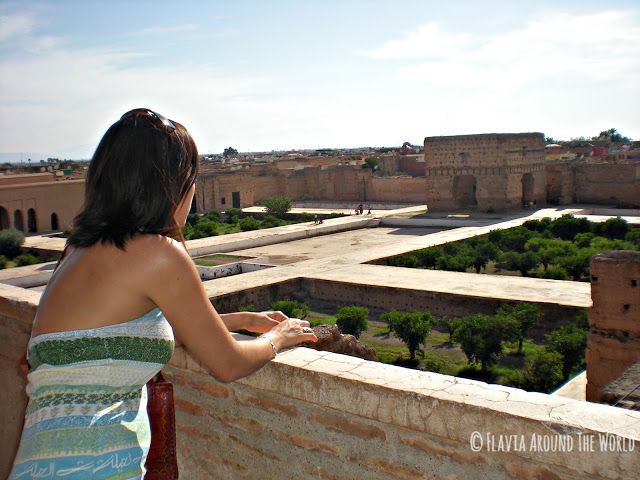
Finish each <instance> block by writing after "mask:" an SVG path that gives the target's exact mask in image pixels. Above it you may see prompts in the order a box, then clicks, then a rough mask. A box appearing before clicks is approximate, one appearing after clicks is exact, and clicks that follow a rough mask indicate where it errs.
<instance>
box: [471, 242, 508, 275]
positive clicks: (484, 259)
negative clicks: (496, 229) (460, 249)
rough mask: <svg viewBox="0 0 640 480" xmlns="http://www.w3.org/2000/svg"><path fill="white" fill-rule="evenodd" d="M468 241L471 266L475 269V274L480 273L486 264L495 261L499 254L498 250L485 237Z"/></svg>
mask: <svg viewBox="0 0 640 480" xmlns="http://www.w3.org/2000/svg"><path fill="white" fill-rule="evenodd" d="M469 241H470V247H471V250H470V257H471V264H472V265H473V267H474V268H475V269H476V273H480V270H482V269H483V268H484V267H486V266H487V263H489V262H490V261H491V260H497V259H498V257H499V256H500V254H501V252H500V249H499V248H498V247H496V245H495V244H493V243H491V242H490V241H489V239H488V238H486V237H479V238H476V239H473V238H472V239H470V240H469Z"/></svg>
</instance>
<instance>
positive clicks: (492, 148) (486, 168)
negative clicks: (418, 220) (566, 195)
mask: <svg viewBox="0 0 640 480" xmlns="http://www.w3.org/2000/svg"><path fill="white" fill-rule="evenodd" d="M544 155H545V152H544V136H543V135H542V134H541V133H516V134H506V133H504V134H480V135H455V136H448V137H427V138H425V140H424V158H425V163H426V177H427V182H428V186H427V198H428V202H427V203H428V205H429V208H431V209H456V208H471V209H478V210H495V211H500V210H507V209H517V208H520V207H521V206H522V204H523V202H524V201H526V202H529V201H531V202H533V201H535V202H536V204H537V205H543V204H544V203H545V198H546V184H545V178H544V158H545V157H544ZM461 176H470V177H473V179H475V185H473V186H468V187H465V191H464V192H462V193H461V192H457V190H458V188H457V185H456V183H457V181H458V180H457V177H461ZM525 177H529V178H530V181H531V184H532V185H531V187H530V189H531V192H530V194H529V195H523V184H522V182H523V178H525ZM473 197H475V200H474V201H470V200H469V198H473Z"/></svg>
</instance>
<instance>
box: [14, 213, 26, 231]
mask: <svg viewBox="0 0 640 480" xmlns="http://www.w3.org/2000/svg"><path fill="white" fill-rule="evenodd" d="M13 226H14V227H15V228H16V229H17V230H21V231H23V232H24V220H23V218H22V211H21V210H16V211H15V212H13Z"/></svg>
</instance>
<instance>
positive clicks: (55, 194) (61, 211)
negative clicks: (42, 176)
mask: <svg viewBox="0 0 640 480" xmlns="http://www.w3.org/2000/svg"><path fill="white" fill-rule="evenodd" d="M83 201H84V180H64V181H58V182H42V183H35V184H22V185H4V186H0V214H1V215H4V213H3V212H1V209H4V210H5V211H6V214H7V217H6V218H7V220H8V221H9V225H8V226H11V227H14V228H15V227H16V225H15V222H14V213H15V212H16V211H20V212H21V213H22V219H23V221H22V223H23V225H24V228H23V230H24V231H25V232H26V231H27V229H28V220H27V219H28V216H27V212H28V210H29V209H30V208H33V209H34V210H35V216H36V227H37V230H36V231H37V232H48V231H51V214H54V213H55V214H56V215H57V218H58V228H59V229H65V228H68V227H70V226H71V224H72V221H73V217H75V216H76V214H77V213H78V211H79V210H80V208H81V207H82V202H83ZM3 225H4V220H3Z"/></svg>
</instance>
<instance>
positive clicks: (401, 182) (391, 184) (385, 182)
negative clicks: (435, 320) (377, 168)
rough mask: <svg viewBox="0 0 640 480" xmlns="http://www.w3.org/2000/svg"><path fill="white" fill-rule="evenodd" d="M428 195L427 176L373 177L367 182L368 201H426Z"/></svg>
mask: <svg viewBox="0 0 640 480" xmlns="http://www.w3.org/2000/svg"><path fill="white" fill-rule="evenodd" d="M426 197H427V180H426V178H425V177H371V178H370V179H369V180H368V182H367V188H366V200H367V201H376V202H394V201H404V202H420V203H426V200H427V198H426Z"/></svg>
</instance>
